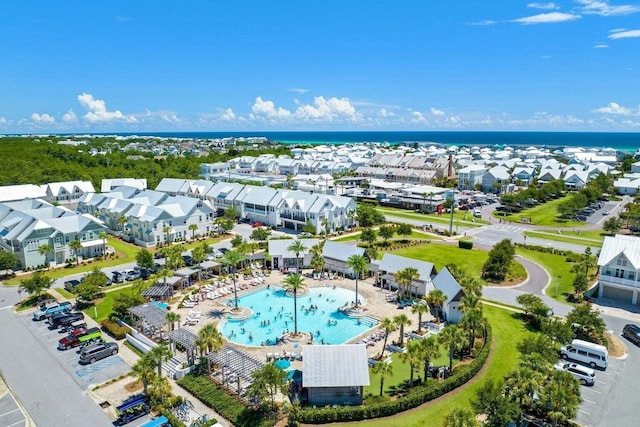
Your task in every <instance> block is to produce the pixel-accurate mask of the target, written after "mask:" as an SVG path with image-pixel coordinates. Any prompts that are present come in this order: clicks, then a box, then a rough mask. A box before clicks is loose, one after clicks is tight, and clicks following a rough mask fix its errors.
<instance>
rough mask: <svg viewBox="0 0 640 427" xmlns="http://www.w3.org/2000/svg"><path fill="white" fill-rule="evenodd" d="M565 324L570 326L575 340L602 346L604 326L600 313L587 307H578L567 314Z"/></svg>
mask: <svg viewBox="0 0 640 427" xmlns="http://www.w3.org/2000/svg"><path fill="white" fill-rule="evenodd" d="M566 319H567V323H568V324H569V325H571V328H572V329H573V333H574V335H575V338H578V339H581V340H585V341H591V342H594V343H596V344H604V343H605V338H604V331H605V329H606V324H605V323H604V320H603V319H602V317H600V312H599V311H598V310H597V309H592V308H591V307H590V306H588V305H578V306H576V307H575V308H574V309H573V310H571V312H570V313H569V314H567V317H566Z"/></svg>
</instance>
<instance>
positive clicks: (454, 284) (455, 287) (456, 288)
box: [433, 267, 464, 304]
mask: <svg viewBox="0 0 640 427" xmlns="http://www.w3.org/2000/svg"><path fill="white" fill-rule="evenodd" d="M433 286H435V288H436V289H440V290H441V291H442V293H443V294H444V295H445V296H446V297H447V300H446V301H445V304H449V303H450V302H451V301H459V300H460V297H461V296H462V295H463V294H464V292H463V291H462V288H461V287H460V284H459V283H458V281H457V280H456V279H455V277H453V275H452V274H451V273H450V272H449V270H447V268H446V267H444V268H443V269H442V270H440V272H439V273H438V274H437V275H436V277H434V278H433Z"/></svg>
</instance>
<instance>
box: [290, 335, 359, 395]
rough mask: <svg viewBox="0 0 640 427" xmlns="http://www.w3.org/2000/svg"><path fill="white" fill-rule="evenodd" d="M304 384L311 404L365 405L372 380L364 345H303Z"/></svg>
mask: <svg viewBox="0 0 640 427" xmlns="http://www.w3.org/2000/svg"><path fill="white" fill-rule="evenodd" d="M302 349H303V350H302V352H303V353H304V359H303V360H302V387H303V389H306V391H307V396H308V398H307V400H308V403H309V404H310V405H316V406H327V405H361V404H362V401H363V391H364V386H368V385H369V384H370V382H369V367H368V366H369V365H368V356H367V348H366V346H365V345H363V344H351V345H305V346H303V347H302Z"/></svg>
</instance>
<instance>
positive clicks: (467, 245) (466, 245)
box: [458, 240, 473, 249]
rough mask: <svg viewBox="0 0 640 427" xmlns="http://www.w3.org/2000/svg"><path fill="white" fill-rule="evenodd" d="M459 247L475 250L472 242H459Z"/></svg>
mask: <svg viewBox="0 0 640 427" xmlns="http://www.w3.org/2000/svg"><path fill="white" fill-rule="evenodd" d="M458 247H459V248H460V249H473V242H472V241H471V240H458Z"/></svg>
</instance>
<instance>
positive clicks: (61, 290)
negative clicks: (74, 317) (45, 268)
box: [56, 288, 76, 299]
mask: <svg viewBox="0 0 640 427" xmlns="http://www.w3.org/2000/svg"><path fill="white" fill-rule="evenodd" d="M56 292H58V293H59V294H60V295H62V296H63V297H65V298H67V299H74V298H75V297H76V296H75V295H73V294H72V293H71V292H68V291H67V290H66V289H64V288H56Z"/></svg>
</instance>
